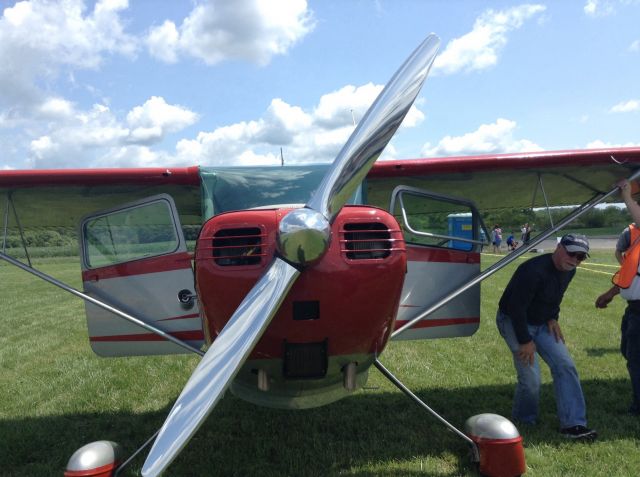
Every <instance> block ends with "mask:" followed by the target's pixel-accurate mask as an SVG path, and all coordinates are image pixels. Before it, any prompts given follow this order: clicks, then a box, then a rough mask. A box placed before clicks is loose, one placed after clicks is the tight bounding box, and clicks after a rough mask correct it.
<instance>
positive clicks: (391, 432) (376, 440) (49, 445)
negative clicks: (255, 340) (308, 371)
mask: <svg viewBox="0 0 640 477" xmlns="http://www.w3.org/2000/svg"><path fill="white" fill-rule="evenodd" d="M583 387H584V390H585V395H586V397H587V402H588V408H589V415H590V425H592V426H594V427H596V428H598V430H599V432H600V440H601V441H603V440H604V441H608V440H610V441H615V440H618V439H628V438H639V437H640V420H639V419H637V418H636V419H635V420H634V419H633V418H631V417H629V416H627V415H626V414H625V411H626V405H627V402H626V399H625V398H624V397H626V396H628V395H629V393H630V391H629V384H628V382H626V381H625V380H621V379H620V380H597V381H595V380H594V381H587V382H583ZM416 394H418V395H419V396H420V398H421V399H423V400H424V401H425V402H427V404H428V405H429V406H431V407H432V408H433V409H435V410H436V411H438V412H441V413H442V415H443V416H444V417H445V418H447V419H448V420H449V421H450V422H451V423H452V424H454V425H455V426H457V427H459V428H462V426H463V425H464V422H465V420H466V419H467V418H468V417H470V416H472V415H475V414H479V413H483V412H493V413H496V414H501V415H504V416H509V414H510V408H511V398H512V394H513V386H511V385H503V386H479V387H467V388H458V389H444V388H436V389H418V390H417V392H416ZM621 396H622V397H623V398H621ZM169 409H170V408H169V407H167V408H165V409H163V410H161V411H158V412H152V413H141V414H139V413H135V412H127V411H123V412H118V413H111V414H100V413H97V414H74V415H62V416H43V417H29V418H25V419H20V420H2V421H0V448H2V449H3V452H2V454H1V455H0V469H2V472H0V473H2V475H16V476H18V475H20V476H30V475H33V476H36V475H38V476H39V475H49V474H50V472H51V468H52V466H53V468H59V469H60V474H61V473H62V470H63V469H64V466H65V465H66V461H67V459H68V458H69V456H70V455H71V454H72V453H73V452H74V451H75V450H76V449H77V448H79V447H80V446H82V445H84V444H85V443H87V442H91V441H94V440H101V439H109V440H114V441H117V442H119V443H120V444H122V445H123V447H124V448H125V450H126V454H127V455H129V454H130V453H132V452H133V451H134V450H135V449H136V448H137V446H139V445H141V444H142V443H143V442H144V441H145V440H146V439H147V438H148V437H149V436H151V435H152V434H153V433H154V432H155V430H156V429H157V427H159V426H160V425H161V424H162V422H163V420H164V419H165V417H166V414H167V413H168V411H169ZM557 427H558V424H557V419H556V416H555V403H554V398H553V389H552V385H551V384H546V385H544V386H543V389H542V400H541V415H540V422H539V424H538V425H537V426H528V427H526V428H521V429H520V431H521V434H522V435H523V437H524V440H525V446H527V447H528V446H536V445H538V444H545V445H551V446H554V447H555V446H562V445H566V440H565V439H563V438H562V437H561V436H560V435H559V434H558V432H557ZM142 455H143V456H144V455H146V452H143V453H142ZM143 459H144V458H143V457H140V456H139V457H137V458H136V460H135V461H134V464H133V466H132V467H131V468H130V469H128V470H127V472H125V473H124V475H139V469H140V467H141V465H142V462H143ZM436 461H437V462H438V465H437V466H436V465H434V462H436ZM381 462H382V463H384V464H381V465H383V467H380V468H379V467H377V464H378V463H381ZM389 462H396V463H398V470H397V472H396V471H395V470H394V465H393V464H392V465H391V466H389ZM442 462H444V464H442ZM430 466H433V468H432V467H430ZM414 467H415V469H414ZM45 469H47V470H45ZM6 471H8V473H7V474H5V473H4V472H6ZM414 472H415V474H416V475H418V474H420V475H423V476H425V475H426V476H458V475H476V472H475V467H474V465H472V464H471V462H470V461H469V459H468V447H467V444H466V443H465V442H464V441H463V440H462V439H460V438H459V437H458V436H456V435H455V434H454V433H452V432H449V431H448V430H447V429H445V427H444V426H442V425H441V424H440V423H438V422H437V421H436V420H435V419H434V418H433V417H432V416H431V415H429V414H428V413H427V412H425V411H424V410H422V409H421V408H420V407H418V406H417V405H415V404H414V403H412V402H411V401H410V400H409V399H407V398H406V397H405V396H404V395H403V394H401V393H400V392H376V393H367V391H363V392H359V393H357V394H356V395H354V396H353V397H351V398H348V399H344V400H342V401H340V402H337V403H335V404H332V405H330V406H325V407H322V408H316V409H309V410H301V411H282V410H274V409H267V408H261V407H257V406H254V405H252V404H249V403H246V402H244V401H241V400H239V399H237V398H235V397H234V396H232V395H230V394H229V395H227V396H226V397H225V398H224V399H223V400H222V401H221V402H220V404H219V405H218V407H217V408H216V409H215V410H214V411H213V412H212V414H211V415H210V417H209V418H208V419H207V421H206V422H205V424H204V425H203V426H202V428H201V429H200V430H199V431H198V432H197V434H196V435H195V436H194V438H193V439H192V440H191V442H190V443H189V444H188V445H187V446H186V448H185V449H184V450H183V452H182V454H181V455H180V456H179V457H178V458H177V459H176V461H175V462H174V463H173V464H172V466H171V468H170V470H169V472H167V473H166V474H165V475H176V476H181V475H210V474H212V473H213V474H215V475H243V476H244V475H263V476H271V475H273V476H276V475H278V476H281V475H296V476H304V475H413V474H414Z"/></svg>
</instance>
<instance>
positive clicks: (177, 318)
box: [158, 313, 200, 321]
mask: <svg viewBox="0 0 640 477" xmlns="http://www.w3.org/2000/svg"><path fill="white" fill-rule="evenodd" d="M199 316H200V314H199V313H192V314H191V315H182V316H172V317H170V318H163V319H161V320H158V321H173V320H188V319H190V318H198V317H199Z"/></svg>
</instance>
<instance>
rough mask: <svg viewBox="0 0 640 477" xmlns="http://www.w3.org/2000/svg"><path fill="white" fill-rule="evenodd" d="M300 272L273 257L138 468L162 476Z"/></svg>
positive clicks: (215, 401) (259, 335) (219, 394)
mask: <svg viewBox="0 0 640 477" xmlns="http://www.w3.org/2000/svg"><path fill="white" fill-rule="evenodd" d="M299 275H300V272H299V271H298V270H297V269H296V268H294V267H292V266H291V265H289V264H288V263H286V262H285V261H283V260H281V259H279V258H276V259H275V260H274V261H273V263H272V264H271V265H270V267H269V268H268V269H267V270H266V271H265V273H264V274H263V275H262V277H261V278H260V280H259V281H258V282H257V283H256V284H255V286H254V287H253V288H252V289H251V291H250V292H249V294H248V295H247V296H246V297H245V298H244V300H243V301H242V303H241V304H240V306H239V307H238V309H237V310H236V311H235V313H234V314H233V316H232V317H231V319H230V320H229V322H228V323H227V324H226V326H225V327H224V328H223V330H222V332H221V333H220V335H218V337H217V338H216V339H215V341H214V342H213V344H212V345H211V348H209V350H208V351H207V352H206V354H205V355H204V357H203V358H202V361H201V362H200V363H199V364H198V366H197V367H196V369H195V371H194V372H193V374H192V375H191V378H189V381H188V382H187V384H186V386H185V387H184V389H183V390H182V393H181V394H180V396H179V397H178V399H177V401H176V403H175V404H174V405H173V408H172V409H171V412H170V413H169V416H168V417H167V419H166V420H165V422H164V424H163V426H162V428H161V429H160V433H159V434H158V437H157V438H156V440H155V442H154V443H153V447H152V448H151V451H150V452H149V455H148V456H147V460H146V461H145V463H144V466H143V467H142V475H143V476H144V477H152V476H156V475H160V474H161V473H162V472H164V470H165V469H166V468H167V466H168V465H169V464H170V463H171V462H172V461H173V459H174V458H175V457H176V456H177V455H178V454H179V453H180V451H181V450H182V448H183V447H184V446H185V445H186V443H187V442H188V441H189V439H190V438H191V436H193V434H194V433H195V432H196V431H197V430H198V428H199V427H200V425H201V424H202V422H204V420H205V419H206V417H207V416H208V415H209V413H210V412H211V410H212V409H213V407H214V405H215V404H216V403H217V402H218V400H219V399H220V398H221V397H222V395H223V394H224V392H225V390H226V389H227V387H228V386H229V384H230V383H231V381H232V380H233V378H234V377H235V375H236V374H237V373H238V371H239V370H240V367H241V366H242V365H243V364H244V362H245V360H246V359H247V357H248V356H249V354H250V353H251V351H252V350H253V348H254V346H255V345H256V343H257V342H258V340H259V339H260V337H261V336H262V334H263V333H264V330H265V329H266V327H267V325H268V324H269V322H270V321H271V319H272V318H273V316H274V315H275V314H276V312H277V311H278V308H279V307H280V304H281V303H282V300H284V298H285V297H286V296H287V293H288V291H289V289H290V288H291V286H292V285H293V283H294V282H295V281H296V279H297V278H298V276H299Z"/></svg>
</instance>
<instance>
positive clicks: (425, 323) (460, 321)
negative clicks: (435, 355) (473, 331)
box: [396, 317, 480, 329]
mask: <svg viewBox="0 0 640 477" xmlns="http://www.w3.org/2000/svg"><path fill="white" fill-rule="evenodd" d="M407 323H409V322H408V321H407V320H396V329H398V328H400V327H401V326H404V325H405V324H407ZM471 323H480V317H472V318H440V319H437V320H422V321H418V322H417V323H416V324H415V325H413V326H412V327H411V328H412V329H414V328H435V327H437V326H453V325H468V324H471Z"/></svg>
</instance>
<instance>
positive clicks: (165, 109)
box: [127, 96, 198, 142]
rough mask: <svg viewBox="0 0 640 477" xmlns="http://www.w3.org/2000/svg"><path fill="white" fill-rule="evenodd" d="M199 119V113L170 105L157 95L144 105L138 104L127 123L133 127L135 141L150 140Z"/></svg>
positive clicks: (180, 128) (132, 133) (130, 113)
mask: <svg viewBox="0 0 640 477" xmlns="http://www.w3.org/2000/svg"><path fill="white" fill-rule="evenodd" d="M197 120H198V115H197V114H196V113H194V112H193V111H190V110H188V109H186V108H184V107H182V106H179V105H170V104H167V102H166V101H165V100H164V98H160V97H157V96H152V97H151V98H150V99H148V100H147V101H146V102H145V103H144V104H143V105H142V106H136V107H135V108H133V109H132V110H131V111H130V112H129V114H127V123H128V125H129V126H130V127H131V128H132V131H131V135H132V137H131V140H132V141H133V142H150V141H153V140H157V139H160V138H162V137H163V136H165V135H166V134H167V133H173V132H176V131H180V130H182V129H184V128H186V127H188V126H191V125H192V124H194V123H195V122H196V121H197Z"/></svg>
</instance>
